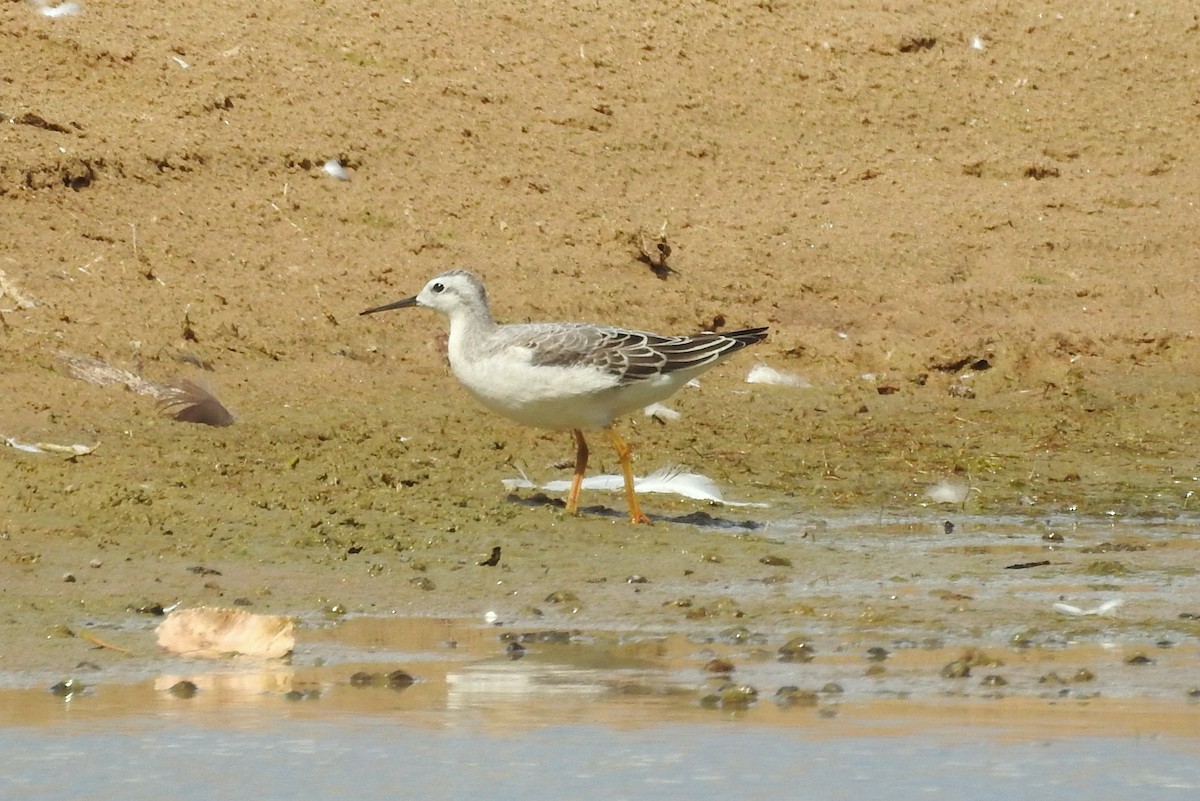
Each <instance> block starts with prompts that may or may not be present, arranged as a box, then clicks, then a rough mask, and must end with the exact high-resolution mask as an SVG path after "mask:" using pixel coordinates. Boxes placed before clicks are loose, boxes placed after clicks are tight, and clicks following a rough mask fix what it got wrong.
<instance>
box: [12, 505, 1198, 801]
mask: <svg viewBox="0 0 1200 801" xmlns="http://www.w3.org/2000/svg"><path fill="white" fill-rule="evenodd" d="M936 522H937V521H936V520H933V519H932V518H929V517H925V516H919V515H918V516H911V517H906V518H899V517H894V518H887V519H884V518H882V517H879V518H876V519H873V520H866V519H854V520H848V519H833V520H823V521H805V520H797V521H792V522H776V523H772V524H771V525H769V526H767V527H766V528H765V529H764V531H763V532H761V533H755V534H749V535H747V534H737V533H731V534H730V535H729V536H730V537H731V538H735V539H736V540H738V541H739V547H742V548H746V549H750V550H754V551H755V552H756V553H757V552H758V551H759V550H762V549H763V548H766V549H768V550H769V548H770V546H771V545H772V543H780V542H793V543H795V542H797V541H799V542H802V543H806V545H805V548H806V549H808V550H806V551H805V552H804V553H805V555H806V558H807V559H808V560H809V561H808V562H806V564H805V565H804V569H803V570H797V571H795V573H787V572H786V571H783V572H781V573H779V574H778V576H777V577H776V578H777V579H778V580H764V579H763V577H762V575H761V574H760V573H757V572H754V571H751V572H749V573H744V574H743V576H744V577H743V578H742V579H741V580H732V579H730V578H728V577H726V578H723V579H721V583H720V585H719V592H720V593H721V594H722V595H723V596H728V597H730V598H736V599H737V603H738V604H739V605H745V606H746V607H747V608H749V609H751V610H754V609H755V606H754V605H755V604H757V603H760V602H762V603H763V604H764V606H763V609H764V610H768V611H762V612H756V611H751V612H750V613H748V614H746V615H745V616H744V617H743V616H741V615H742V613H741V612H740V611H738V612H737V613H736V614H726V613H725V612H723V611H721V609H720V608H719V607H718V606H714V607H713V612H712V613H711V614H709V613H706V614H705V615H700V616H694V617H693V616H690V615H689V616H687V617H686V618H684V620H685V621H686V622H680V618H679V617H676V618H674V620H675V622H674V623H668V624H664V623H663V622H662V620H661V619H653V620H645V621H643V622H642V623H640V624H635V623H633V622H631V620H635V619H636V612H627V613H626V616H625V618H624V619H620V616H618V619H620V622H621V627H620V628H611V627H603V626H600V625H597V618H598V616H599V615H598V613H597V612H595V611H593V612H592V613H591V615H590V616H589V615H580V616H578V617H571V616H570V615H566V614H563V613H555V614H550V615H547V617H545V618H540V617H537V616H530V615H528V614H526V615H522V614H519V613H517V612H511V611H510V610H505V609H503V608H499V612H498V613H497V614H496V620H495V622H494V623H492V624H488V623H485V622H483V621H481V620H463V619H458V618H419V617H406V616H399V615H388V616H368V615H346V616H334V617H325V616H319V615H312V616H309V617H302V618H300V620H299V621H298V626H299V627H298V631H297V644H296V648H295V651H294V654H293V655H292V657H291V658H290V659H289V660H286V661H284V662H269V663H260V662H255V661H239V660H224V661H213V660H200V659H184V658H179V657H170V656H166V655H163V654H159V653H156V652H154V651H153V649H152V648H151V647H149V641H150V639H151V636H150V635H151V632H150V630H149V626H152V625H153V623H148V622H147V621H146V620H145V619H142V618H131V619H130V620H129V621H127V622H126V623H124V624H116V625H113V626H112V627H111V628H110V629H109V630H108V632H107V633H105V637H106V638H116V639H118V640H120V641H121V642H124V643H126V644H133V645H134V647H133V648H132V649H131V650H132V651H133V653H128V654H127V653H118V652H113V651H112V650H110V649H97V650H93V651H91V654H92V657H91V658H90V659H88V660H87V661H86V662H84V663H81V664H80V665H78V666H76V667H75V668H74V669H73V670H71V671H68V672H67V673H66V674H58V675H50V674H46V673H39V672H24V673H16V672H9V673H6V674H4V675H0V753H4V754H6V757H5V771H4V772H3V775H2V776H0V798H5V799H7V798H30V799H57V798H63V799H66V798H81V797H87V798H101V799H102V798H121V799H140V798H147V799H148V798H155V799H160V798H163V797H172V798H183V799H187V798H197V799H199V798H204V799H211V798H256V799H274V798H279V799H284V798H288V799H290V798H297V797H309V798H312V797H325V796H333V795H342V794H345V793H348V792H354V793H358V794H365V795H367V796H368V797H374V796H383V795H388V796H396V795H399V796H401V797H414V798H459V797H467V796H473V797H480V796H481V797H489V798H516V797H521V798H525V799H538V798H546V799H562V798H597V799H619V798H643V797H646V796H647V795H654V796H655V797H657V798H667V799H670V798H680V799H684V798H686V799H706V798H714V799H715V798H721V799H727V798H739V799H757V798H793V797H797V792H798V789H799V788H803V795H802V797H813V798H855V799H858V798H864V797H866V798H872V797H879V798H887V799H905V798H949V797H961V796H962V795H963V794H964V792H965V793H967V794H968V795H970V796H971V797H972V798H978V799H991V798H995V799H1008V798H1018V797H1051V796H1053V797H1055V798H1067V799H1069V798H1087V799H1089V801H1094V800H1095V799H1105V798H1113V799H1122V800H1127V799H1139V798H1146V799H1159V798H1162V799H1171V798H1193V797H1196V793H1197V792H1198V791H1200V758H1198V757H1200V692H1198V691H1197V689H1196V688H1197V686H1198V685H1200V637H1198V629H1197V626H1198V625H1200V624H1198V623H1197V614H1196V613H1198V612H1200V591H1198V582H1200V577H1198V576H1197V571H1196V569H1195V567H1194V556H1195V550H1196V548H1197V538H1196V535H1195V533H1194V532H1195V531H1196V523H1195V521H1192V520H1178V519H1176V520H1139V521H1127V520H1104V519H1099V520H1097V519H1077V518H1074V517H1071V516H1065V517H1063V518H1062V519H1058V520H1051V519H1044V520H1032V519H1023V518H1013V517H996V518H985V517H965V518H960V519H959V520H958V525H957V526H956V528H955V531H954V532H953V535H951V534H949V533H948V532H946V531H945V530H943V529H940V528H939V527H938V526H936V525H934V523H936ZM1049 531H1056V532H1065V534H1066V539H1045V534H1046V532H1049ZM745 537H749V538H748V539H739V538H745ZM735 539H731V543H732V542H734V541H735ZM941 560H950V562H951V563H952V564H954V565H955V566H956V567H955V572H954V573H947V572H946V571H945V570H942V569H939V568H940V567H942V565H941V564H940V561H941ZM1118 562H1120V564H1117V563H1118ZM1011 564H1016V565H1018V566H1020V565H1025V564H1038V565H1042V566H1041V567H1037V568H1019V569H1008V566H1009V565H1011ZM1097 564H1099V565H1101V569H1100V573H1099V574H1095V565H1097ZM772 570H782V568H773V569H772ZM595 586H597V587H598V588H599V589H600V590H602V591H605V592H615V591H617V588H614V587H613V586H612V583H611V582H610V583H605V584H600V585H595ZM689 586H690V589H689V591H690V592H692V593H695V592H696V588H695V587H694V586H691V585H686V584H682V583H681V584H680V585H679V586H678V587H677V586H673V585H671V584H670V583H669V582H668V581H666V580H665V579H658V578H657V577H656V581H655V582H652V583H649V584H646V585H640V586H638V587H629V586H627V587H625V588H624V589H623V590H621V591H622V592H634V593H635V594H634V595H632V596H627V597H629V598H631V599H637V600H638V603H640V604H642V606H641V607H638V608H641V609H651V608H654V607H656V606H659V604H661V603H663V602H661V601H658V600H655V599H656V598H658V597H660V596H661V597H662V598H666V599H671V598H674V597H677V593H678V592H680V591H681V590H680V588H681V587H689ZM654 593H659V596H655V595H654ZM697 598H698V600H697V603H699V602H700V601H701V600H703V599H704V596H697ZM1105 600H1110V601H1111V600H1120V601H1121V602H1122V605H1121V606H1119V607H1116V608H1113V609H1111V610H1108V611H1107V612H1106V613H1105V614H1096V615H1081V616H1072V615H1070V614H1064V613H1062V612H1060V611H1056V610H1055V609H1054V606H1053V605H1054V604H1055V603H1063V602H1067V601H1069V602H1070V603H1071V604H1073V605H1077V606H1078V607H1079V608H1087V609H1094V608H1095V607H1096V605H1097V604H1098V603H1100V602H1102V601H1105ZM785 601H786V604H784V603H783V602H785ZM705 602H706V603H709V604H712V603H713V602H712V601H711V599H710V600H708V601H705ZM768 602H769V604H768ZM771 605H773V606H771ZM665 606H667V607H671V602H669V601H668V602H667V603H666V604H665ZM770 609H784V612H783V613H782V617H781V616H780V614H781V613H778V612H770V611H769V610H770ZM680 611H683V612H688V611H690V609H683V610H680ZM668 620H669V618H668ZM981 621H986V622H985V623H981ZM799 633H802V634H803V638H802V639H803V641H804V642H805V643H806V644H807V645H808V646H810V647H811V648H812V653H811V655H810V656H811V659H808V658H804V659H793V660H790V661H789V660H787V659H785V658H783V657H782V655H781V650H780V649H781V648H782V647H783V646H784V645H785V643H787V642H788V641H790V640H794V639H795V638H797V635H798V634H799ZM139 639H140V640H141V641H142V642H143V645H142V646H141V647H138V646H137V645H136V643H137V642H138V641H139ZM518 646H519V647H518ZM714 660H718V661H723V662H725V663H726V664H725V665H724V666H720V665H716V664H715V663H714ZM963 660H967V661H969V663H970V664H969V669H968V670H966V671H964V672H963V674H962V675H954V676H947V675H946V672H945V671H946V669H947V667H948V666H950V665H953V664H955V663H959V662H962V661H963ZM397 669H402V670H404V671H406V672H408V673H410V674H411V675H412V676H413V677H414V678H415V679H416V681H415V683H413V684H412V685H411V686H407V687H402V688H396V689H393V688H391V687H389V686H385V685H386V679H385V678H384V677H386V676H387V674H389V673H391V672H392V671H394V670H397ZM356 674H357V675H358V676H359V678H358V679H355V678H353V677H355V676H356ZM363 674H370V675H371V676H372V677H373V678H371V679H370V680H366V681H364V680H362V678H361V676H362V675H363ZM68 678H70V679H73V680H75V681H76V682H78V683H80V684H81V685H84V686H83V687H82V689H79V690H78V691H76V692H74V693H72V694H70V695H66V696H64V695H56V694H54V693H52V692H50V691H49V688H50V686H51V684H53V683H55V682H56V681H58V680H61V679H68ZM181 680H187V681H190V682H192V683H194V685H195V687H196V692H195V693H194V695H191V696H190V697H180V696H179V695H177V694H175V693H173V692H172V690H171V688H172V687H174V686H176V685H177V683H178V682H180V681H181ZM362 685H365V686H362ZM747 687H748V688H753V689H752V690H740V689H738V688H747ZM787 688H793V689H792V690H790V691H789V690H788V689H787ZM789 692H790V693H792V695H790V696H789V697H790V699H791V701H792V703H784V702H781V701H779V700H777V698H779V697H780V696H779V693H784V694H788V693H789Z"/></svg>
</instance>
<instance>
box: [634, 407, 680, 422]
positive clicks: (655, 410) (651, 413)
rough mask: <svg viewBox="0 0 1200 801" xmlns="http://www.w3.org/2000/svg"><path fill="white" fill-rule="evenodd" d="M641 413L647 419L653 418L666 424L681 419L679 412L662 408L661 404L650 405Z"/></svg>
mask: <svg viewBox="0 0 1200 801" xmlns="http://www.w3.org/2000/svg"><path fill="white" fill-rule="evenodd" d="M642 411H643V412H644V413H645V415H646V416H647V417H655V418H658V419H659V420H662V421H663V422H666V421H667V420H678V419H679V418H680V417H683V415H681V414H680V413H679V412H677V411H675V410H674V409H671V408H668V407H666V406H663V405H662V404H661V403H652V404H650V405H649V406H647V407H646V408H645V409H642Z"/></svg>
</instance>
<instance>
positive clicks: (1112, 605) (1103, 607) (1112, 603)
mask: <svg viewBox="0 0 1200 801" xmlns="http://www.w3.org/2000/svg"><path fill="white" fill-rule="evenodd" d="M1123 603H1125V602H1124V601H1122V600H1121V599H1120V598H1113V599H1112V600H1109V601H1105V602H1104V603H1102V604H1100V605H1099V606H1093V607H1092V608H1091V609H1080V608H1079V607H1078V606H1072V605H1071V604H1063V603H1058V604H1055V605H1054V607H1053V609H1054V611H1055V612H1062V613H1063V614H1064V615H1075V616H1080V615H1107V614H1108V613H1109V612H1111V611H1112V610H1114V609H1116V608H1117V607H1118V606H1120V605H1121V604H1123Z"/></svg>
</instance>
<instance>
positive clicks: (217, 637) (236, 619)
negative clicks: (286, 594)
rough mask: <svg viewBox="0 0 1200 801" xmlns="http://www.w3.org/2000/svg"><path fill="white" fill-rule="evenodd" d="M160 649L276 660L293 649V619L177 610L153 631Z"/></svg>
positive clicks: (229, 611)
mask: <svg viewBox="0 0 1200 801" xmlns="http://www.w3.org/2000/svg"><path fill="white" fill-rule="evenodd" d="M155 631H156V633H157V634H158V644H159V647H161V648H163V649H165V650H167V651H170V652H171V653H174V654H186V655H187V656H203V657H226V656H234V655H238V654H241V655H244V656H254V657H260V658H263V659H279V658H282V657H285V656H287V655H288V654H290V653H291V652H292V649H293V648H295V647H296V636H295V634H294V633H293V630H292V619H291V618H290V617H286V616H283V615H256V614H254V613H252V612H247V611H245V610H242V609H220V608H217V607H207V606H200V607H196V608H195V609H179V610H176V611H174V612H172V613H171V614H169V615H167V619H166V620H164V621H163V622H162V623H160V624H159V626H158V628H157V629H156V630H155Z"/></svg>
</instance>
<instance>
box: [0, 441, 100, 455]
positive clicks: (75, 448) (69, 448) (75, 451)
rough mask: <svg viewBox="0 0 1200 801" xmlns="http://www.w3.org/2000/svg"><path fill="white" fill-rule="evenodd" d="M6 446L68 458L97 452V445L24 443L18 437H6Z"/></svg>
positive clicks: (27, 451)
mask: <svg viewBox="0 0 1200 801" xmlns="http://www.w3.org/2000/svg"><path fill="white" fill-rule="evenodd" d="M4 444H5V445H7V446H8V447H10V448H16V449H17V450H19V451H24V452H25V453H60V454H65V455H67V456H84V455H86V454H89V453H91V452H92V451H94V450H96V447H97V446H95V445H83V444H79V445H58V444H56V443H53V442H22V441H21V440H19V439H17V438H16V437H4Z"/></svg>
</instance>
